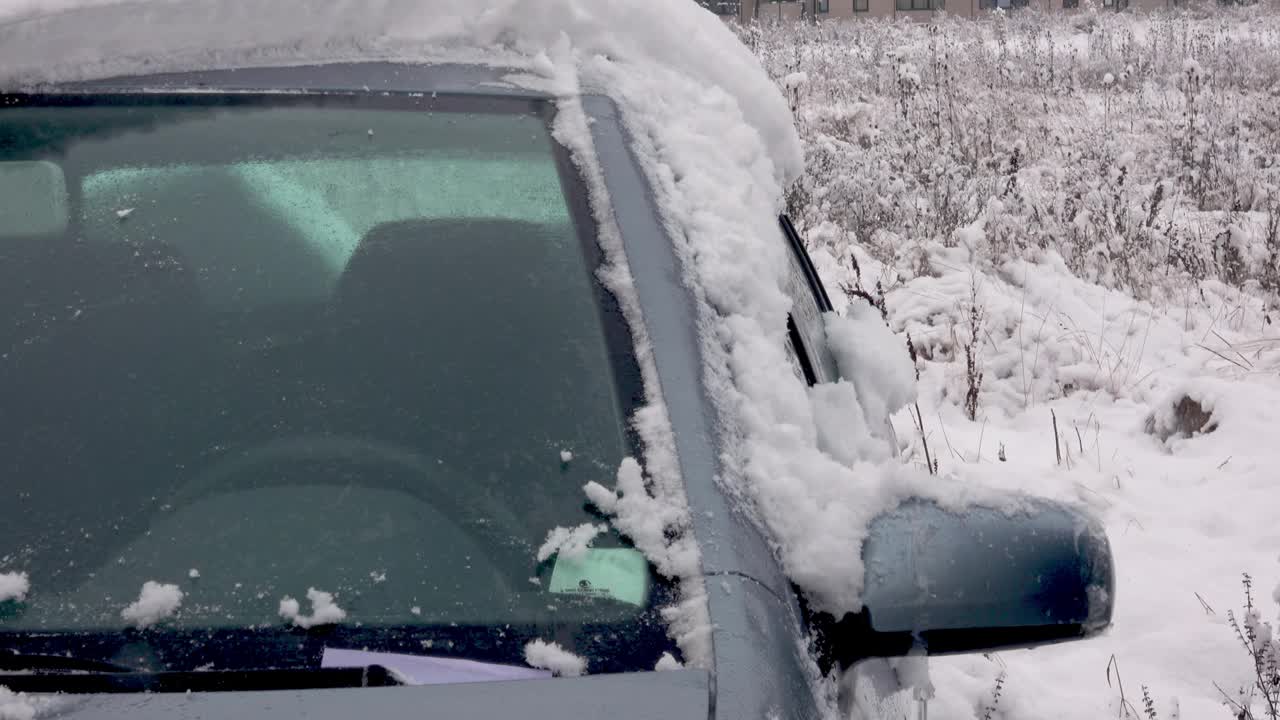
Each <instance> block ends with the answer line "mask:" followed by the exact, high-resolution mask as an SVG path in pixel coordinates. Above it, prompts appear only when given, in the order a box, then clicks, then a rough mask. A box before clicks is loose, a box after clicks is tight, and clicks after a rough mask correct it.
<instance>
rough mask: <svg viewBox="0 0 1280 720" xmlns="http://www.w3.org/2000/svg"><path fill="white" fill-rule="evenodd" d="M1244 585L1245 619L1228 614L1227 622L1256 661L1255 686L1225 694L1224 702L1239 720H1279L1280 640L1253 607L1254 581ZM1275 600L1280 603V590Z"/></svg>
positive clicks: (1278, 589) (1245, 581) (1246, 576)
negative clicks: (1259, 719) (1258, 719)
mask: <svg viewBox="0 0 1280 720" xmlns="http://www.w3.org/2000/svg"><path fill="white" fill-rule="evenodd" d="M1242 584H1243V585H1244V609H1243V616H1242V617H1241V618H1240V619H1237V618H1236V616H1235V614H1234V613H1232V612H1231V611H1230V610H1228V611H1227V622H1229V623H1230V624H1231V629H1232V630H1234V631H1235V634H1236V638H1237V639H1238V640H1239V641H1240V644H1241V645H1243V646H1244V649H1245V652H1247V653H1248V654H1249V657H1250V658H1251V659H1252V660H1253V670H1254V678H1253V686H1252V687H1245V688H1240V689H1239V691H1238V692H1236V693H1231V694H1228V693H1227V691H1225V690H1223V691H1222V695H1223V702H1224V703H1225V704H1226V705H1227V707H1228V708H1229V709H1230V711H1231V713H1232V715H1234V716H1235V717H1236V718H1237V719H1238V720H1255V718H1266V720H1277V718H1280V639H1278V638H1277V637H1276V636H1275V634H1274V629H1273V626H1272V625H1271V623H1269V622H1267V621H1265V620H1263V619H1262V612H1261V609H1260V608H1258V607H1257V606H1256V605H1254V598H1253V579H1252V578H1251V577H1249V575H1248V574H1247V573H1246V574H1245V576H1244V580H1243V581H1242ZM1274 596H1275V600H1276V602H1277V603H1280V587H1278V588H1276V592H1275V595H1274Z"/></svg>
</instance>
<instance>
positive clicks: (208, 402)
mask: <svg viewBox="0 0 1280 720" xmlns="http://www.w3.org/2000/svg"><path fill="white" fill-rule="evenodd" d="M544 115H545V108H543V107H542V106H541V105H540V104H538V103H532V102H526V101H515V100H512V101H509V102H498V101H496V100H491V101H489V102H481V101H478V100H471V101H468V100H466V99H462V98H454V99H452V100H451V99H447V98H438V99H437V98H411V97H396V98H381V99H379V98H371V97H369V96H364V97H363V99H360V100H357V99H355V98H343V97H341V96H326V97H323V98H320V97H315V98H307V97H293V96H275V97H274V98H273V97H270V96H266V97H251V96H239V97H237V96H230V97H217V96H210V97H208V98H204V97H202V96H194V99H193V98H186V99H182V100H181V101H179V100H177V99H175V98H169V99H165V98H159V97H136V98H132V99H127V98H126V99H121V98H114V99H111V100H110V101H107V100H102V99H99V100H92V99H90V100H85V99H80V100H78V101H75V102H69V101H66V100H65V99H64V100H63V101H61V102H51V101H33V100H30V99H28V101H27V102H25V103H20V104H19V106H17V107H9V108H4V109H0V173H3V171H4V169H5V168H9V169H10V170H11V172H9V173H8V175H6V177H7V178H8V179H7V180H6V182H9V183H10V184H14V183H18V182H21V181H22V178H23V177H24V175H23V174H24V173H25V174H29V175H30V176H32V177H36V176H37V175H38V177H39V178H41V179H42V180H41V181H42V182H43V183H44V185H42V187H44V186H48V187H50V188H55V189H56V190H57V192H54V191H53V190H50V191H49V192H48V193H47V194H48V195H49V197H48V198H47V202H48V206H47V207H46V206H39V207H36V206H35V205H33V204H32V203H33V202H34V203H36V204H38V203H39V202H40V197H36V198H35V200H34V201H33V200H32V196H33V193H32V192H27V193H25V194H24V195H23V197H22V203H23V205H21V206H18V205H16V204H11V206H6V199H5V198H4V197H0V397H2V398H3V402H2V404H0V462H3V477H4V493H5V499H4V501H3V503H0V573H19V572H20V573H25V574H26V575H27V577H28V579H29V581H30V586H31V588H30V592H29V593H27V594H26V597H25V598H24V599H23V600H22V601H17V600H13V599H11V600H8V601H0V642H3V638H4V637H5V633H10V634H15V633H28V634H29V636H28V637H35V636H36V631H39V632H43V633H53V635H54V636H57V635H58V634H59V633H62V634H64V635H65V634H66V633H69V632H72V631H77V632H80V631H84V632H89V633H98V634H100V635H103V637H107V636H110V634H111V633H115V634H116V635H120V636H122V637H123V634H121V630H122V629H124V628H127V627H133V626H137V625H141V624H146V622H147V621H148V620H151V619H154V620H155V624H154V625H153V626H152V627H151V629H150V630H148V633H149V637H153V638H159V637H162V636H164V634H165V633H166V632H167V633H170V634H173V635H174V636H175V637H177V636H178V635H181V634H182V633H184V632H191V631H202V630H203V631H210V632H212V631H238V630H245V629H252V630H254V631H256V632H262V631H263V629H272V628H274V629H277V630H279V631H280V632H292V633H297V632H301V631H300V630H297V629H296V628H295V627H294V626H293V624H292V622H291V619H290V617H288V615H291V613H289V612H286V613H285V616H282V614H281V610H282V606H281V601H282V599H284V598H285V597H286V596H288V597H291V598H294V599H296V600H298V601H299V603H300V606H299V613H300V614H301V615H302V616H303V618H304V622H305V619H306V618H309V617H310V615H311V613H312V611H313V610H314V608H312V607H311V605H310V604H309V603H308V600H307V593H308V590H309V589H312V588H314V589H316V590H320V591H324V592H328V593H332V594H334V596H335V601H336V603H337V605H338V606H339V607H341V608H342V610H343V611H344V612H345V618H344V619H343V621H342V625H343V627H346V628H348V629H350V630H351V632H356V630H357V629H361V630H360V632H363V633H364V634H363V635H360V637H361V638H363V640H361V642H362V643H363V646H364V647H368V646H370V645H373V646H377V645H378V644H379V643H378V642H377V641H376V638H375V641H370V640H369V638H370V637H372V636H370V635H369V634H368V633H369V632H370V629H371V628H374V629H376V628H379V627H382V628H391V627H394V628H397V633H399V634H398V635H397V637H398V638H399V640H398V641H397V643H392V644H391V645H388V647H394V648H395V649H398V650H404V649H405V647H406V645H407V644H408V645H413V646H414V647H417V648H431V647H434V641H433V640H432V638H433V637H443V636H442V635H439V634H438V633H439V632H440V629H441V628H454V627H462V626H467V627H484V628H489V629H492V628H512V627H524V628H535V629H536V628H545V627H563V626H570V627H575V626H584V625H585V624H590V623H610V622H615V623H616V622H622V623H626V622H638V621H639V620H637V618H640V617H641V616H642V615H645V614H646V613H649V612H650V610H651V606H652V604H653V601H652V599H651V597H650V596H651V594H652V593H651V585H653V583H654V581H653V579H651V578H650V577H649V571H648V566H647V564H646V563H644V562H643V561H642V560H639V556H638V555H637V554H636V553H635V551H634V550H630V549H627V548H625V547H622V544H621V543H620V542H619V541H618V539H617V538H616V536H613V535H611V534H609V533H605V534H602V535H601V536H600V537H598V538H597V539H596V542H595V547H596V548H597V550H595V551H592V552H590V553H588V554H587V555H586V556H584V557H578V558H575V559H573V560H572V561H570V560H568V559H565V560H561V559H560V558H558V557H556V556H552V557H551V559H550V560H548V561H545V562H542V563H539V562H538V559H537V551H538V549H539V546H540V545H541V544H542V542H543V540H544V539H546V537H547V534H548V532H549V531H550V530H552V529H553V528H556V527H574V526H578V525H580V524H583V523H588V522H597V523H598V522H599V521H600V520H599V518H596V517H594V516H593V515H592V514H591V513H590V511H589V508H587V507H586V506H585V504H584V498H583V495H582V491H581V487H582V485H583V484H584V483H585V482H587V481H588V480H597V481H600V482H602V483H604V484H606V485H611V484H612V482H611V479H612V476H613V472H614V470H615V468H616V467H617V466H618V463H619V461H620V460H621V459H622V458H623V457H624V456H626V455H628V454H630V452H629V450H628V448H627V446H626V443H627V439H626V434H625V422H624V418H625V413H626V409H627V407H626V406H627V405H628V404H629V403H630V402H631V401H632V397H631V395H632V393H631V391H630V390H627V391H625V392H620V391H619V388H620V387H628V385H627V384H628V383H631V382H634V378H632V377H631V375H632V374H633V370H632V369H631V367H630V366H631V362H632V361H631V360H630V359H629V358H630V356H629V354H628V353H627V352H623V353H621V354H620V353H618V352H617V348H616V347H614V349H613V351H612V352H611V347H610V343H609V342H608V340H607V338H608V337H610V334H611V333H612V334H614V335H615V336H616V335H617V327H616V325H617V324H618V323H619V322H620V320H619V319H618V318H617V317H616V312H612V311H609V310H608V309H607V308H606V307H603V306H602V303H601V299H602V297H603V295H602V293H601V292H600V290H599V288H598V287H597V285H596V283H595V281H594V279H593V274H592V273H593V270H594V267H593V262H594V261H593V260H592V259H591V256H592V251H591V245H590V243H589V242H587V243H584V242H583V241H582V239H581V237H580V233H581V232H582V230H583V228H585V227H587V225H588V223H589V220H588V219H586V218H584V217H581V216H580V214H579V213H576V212H575V211H574V210H573V208H575V207H582V205H583V203H582V199H581V198H580V197H577V196H576V193H578V192H579V191H578V190H576V189H575V188H577V187H578V185H577V181H576V179H574V178H573V177H571V176H569V177H562V174H564V173H565V170H564V168H565V167H566V166H565V164H564V162H563V159H562V158H560V157H559V155H558V153H559V152H562V151H558V150H557V147H556V145H555V144H554V142H553V141H552V139H551V138H550V135H549V132H548V128H547V121H546V118H545V117H544ZM15 178H17V179H16V180H15ZM24 186H25V185H24ZM34 195H39V193H34ZM33 208H34V209H33ZM64 216H65V217H64ZM23 218H28V219H23ZM30 218H34V219H30ZM562 451H567V452H568V453H571V454H572V459H571V460H569V461H568V462H564V461H562ZM564 457H566V458H567V457H569V455H564ZM148 581H155V582H157V583H161V584H173V585H177V586H178V588H179V589H180V591H181V592H182V599H181V603H180V605H178V606H177V608H176V609H173V608H171V607H170V608H167V609H166V607H165V603H164V602H160V603H159V607H158V609H156V610H155V612H152V613H150V614H148V613H147V612H146V611H147V608H148V607H150V606H149V605H148V604H147V603H143V605H142V606H135V607H134V608H133V609H132V610H127V608H128V607H129V606H130V604H131V603H134V602H135V601H137V600H138V599H139V593H140V591H141V589H142V588H143V586H144V583H146V582H148ZM157 597H159V596H157ZM160 599H161V600H163V598H160ZM169 605H172V603H171V602H170V603H169ZM284 609H285V610H286V611H287V610H289V608H288V603H286V604H285V608H284ZM170 610H171V611H170ZM140 617H141V618H142V619H140ZM646 617H647V615H646ZM432 632H436V633H437V634H436V635H433V634H432ZM415 633H416V634H415ZM104 634H105V635H104ZM515 634H516V635H518V634H519V633H515ZM12 636H13V637H17V635H12ZM353 637H354V636H353ZM450 637H451V638H452V636H450ZM490 640H491V638H490ZM29 642H35V641H34V640H29ZM154 642H159V641H158V640H155V641H154ZM462 642H464V640H459V639H450V640H449V641H448V648H453V647H454V646H455V644H458V643H462ZM486 642H489V641H486ZM11 644H13V643H11ZM125 647H126V645H124V644H120V645H119V647H117V646H116V645H114V644H113V643H112V642H105V645H103V648H104V649H102V650H101V652H100V653H99V654H100V655H103V656H105V657H107V658H109V659H119V657H118V656H119V653H126V650H124V649H121V648H125ZM486 647H487V646H486ZM512 648H514V649H513V650H511V651H509V652H508V651H503V652H498V653H496V655H495V654H494V653H488V654H490V655H494V656H495V657H507V656H514V657H517V658H518V656H519V647H518V643H515V644H513V645H512ZM19 649H20V648H19ZM73 649H74V648H73ZM228 652H229V651H228ZM237 652H238V651H237ZM486 652H487V651H486ZM126 654H127V653H126ZM161 654H163V653H161ZM233 654H234V653H233ZM461 654H468V655H472V656H474V655H475V653H467V652H462V653H461ZM479 654H481V655H485V654H486V653H479ZM193 657H194V656H193ZM219 657H221V658H223V660H222V661H223V662H224V664H232V665H234V663H227V661H226V659H225V658H226V653H223V655H221V656H219ZM254 662H258V661H254ZM192 663H194V659H193V660H192ZM170 664H171V665H174V664H177V665H181V664H182V663H181V662H177V661H172V662H170Z"/></svg>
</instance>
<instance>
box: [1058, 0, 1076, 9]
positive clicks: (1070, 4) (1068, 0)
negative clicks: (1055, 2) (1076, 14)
mask: <svg viewBox="0 0 1280 720" xmlns="http://www.w3.org/2000/svg"><path fill="white" fill-rule="evenodd" d="M1079 7H1080V0H1062V9H1063V10H1077V9H1079Z"/></svg>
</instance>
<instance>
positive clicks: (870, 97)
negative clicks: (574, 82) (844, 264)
mask: <svg viewBox="0 0 1280 720" xmlns="http://www.w3.org/2000/svg"><path fill="white" fill-rule="evenodd" d="M743 37H744V39H745V40H746V41H747V42H748V44H749V45H750V46H751V47H753V48H754V49H755V51H756V53H757V55H758V56H759V57H760V59H761V60H762V62H763V63H764V64H765V66H766V68H767V69H769V70H770V72H771V73H772V74H773V75H774V76H775V78H777V79H778V81H779V84H780V85H781V86H783V90H784V92H785V93H786V94H787V96H788V97H789V99H790V101H791V104H792V107H793V108H794V110H795V113H796V117H797V122H798V124H799V126H800V128H801V133H802V136H803V138H804V142H805V150H806V155H807V163H808V165H807V171H806V175H805V178H804V179H803V181H802V182H801V183H800V184H799V185H798V186H797V187H796V188H794V189H793V190H792V192H791V194H790V196H789V198H788V201H789V202H788V206H789V210H790V211H791V213H792V215H793V216H794V218H795V219H796V220H797V224H798V225H799V226H800V227H801V229H802V230H804V231H811V230H812V229H814V228H817V227H819V226H822V225H824V224H831V225H834V228H829V229H828V230H827V231H825V232H822V233H820V234H821V240H819V241H818V243H820V244H826V245H828V248H829V250H830V251H831V253H832V255H833V256H836V257H840V256H841V255H842V254H845V255H847V253H845V247H846V246H847V245H848V244H849V243H856V244H858V245H859V246H860V247H862V248H863V249H865V250H866V251H867V252H869V253H870V254H871V255H872V256H873V257H875V258H876V259H877V260H879V261H880V262H883V263H885V264H886V265H888V266H890V267H893V268H895V269H897V270H899V271H900V272H903V273H906V274H908V275H911V274H928V273H930V272H932V270H931V267H930V265H931V262H930V261H931V259H932V258H930V257H929V253H928V248H929V247H930V245H931V244H941V245H942V246H944V247H955V246H957V245H967V246H969V249H970V250H971V251H973V252H974V253H975V255H976V256H977V257H978V258H979V259H981V260H985V261H988V262H995V261H997V260H1001V259H1007V258H1010V257H1022V258H1026V259H1036V258H1038V257H1040V256H1041V255H1043V254H1044V253H1046V252H1053V253H1057V254H1059V255H1061V256H1062V258H1063V259H1064V261H1065V262H1066V264H1067V265H1068V267H1069V268H1070V269H1071V270H1072V271H1073V272H1074V273H1075V274H1077V275H1078V276H1080V277H1082V278H1085V279H1088V280H1090V281H1093V282H1097V283H1099V284H1102V285H1104V286H1106V287H1112V288H1118V289H1125V290H1129V291H1132V292H1133V293H1135V294H1136V295H1138V296H1139V297H1147V296H1149V295H1150V294H1151V293H1152V291H1153V289H1155V288H1166V287H1169V286H1175V285H1178V284H1182V283H1188V282H1194V281H1199V280H1203V279H1205V278H1216V279H1220V280H1222V281H1223V282H1225V283H1227V284H1229V285H1232V286H1236V287H1245V286H1249V285H1258V286H1263V287H1264V288H1266V289H1268V290H1270V291H1271V292H1272V293H1275V292H1276V290H1277V285H1280V282H1278V281H1277V275H1278V274H1280V271H1278V270H1277V262H1276V261H1277V260H1280V244H1278V241H1277V237H1276V231H1275V228H1276V224H1275V222H1274V220H1273V218H1274V217H1275V214H1276V206H1277V202H1278V201H1280V121H1277V119H1276V118H1277V117H1280V93H1277V92H1275V91H1274V89H1273V88H1274V87H1276V86H1277V81H1280V15H1277V14H1275V13H1274V11H1270V10H1267V9H1265V8H1248V9H1241V10H1234V11H1223V12H1219V13H1216V14H1214V15H1212V16H1202V15H1200V14H1197V13H1194V12H1182V13H1169V14H1158V15H1153V16H1149V17H1140V18H1134V17H1132V16H1127V15H1122V16H1117V15H1116V14H1114V13H1099V14H1085V15H1082V16H1075V17H1066V16H1043V15H1039V14H1035V15H1021V16H1008V17H1000V18H997V19H995V20H993V21H991V22H972V21H968V20H951V21H943V22H939V23H935V24H921V23H896V24H895V23H892V22H885V21H869V22H858V23H836V22H831V23H822V24H819V25H816V26H813V25H805V24H792V25H776V26H768V27H751V28H748V29H746V30H744V31H743Z"/></svg>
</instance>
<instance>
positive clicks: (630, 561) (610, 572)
mask: <svg viewBox="0 0 1280 720" xmlns="http://www.w3.org/2000/svg"><path fill="white" fill-rule="evenodd" d="M551 592H553V593H557V594H560V595H578V596H584V597H607V598H612V599H614V600H618V601H620V602H624V603H630V604H631V605H637V606H640V607H643V606H644V604H645V601H646V600H648V597H649V562H648V561H647V560H645V559H644V555H643V554H641V553H640V551H639V550H633V549H631V548H590V549H588V550H587V552H586V554H584V555H583V556H582V557H580V558H575V559H570V558H566V557H557V558H556V564H555V567H554V568H553V569H552V570H551Z"/></svg>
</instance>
